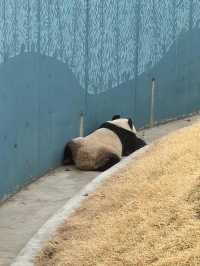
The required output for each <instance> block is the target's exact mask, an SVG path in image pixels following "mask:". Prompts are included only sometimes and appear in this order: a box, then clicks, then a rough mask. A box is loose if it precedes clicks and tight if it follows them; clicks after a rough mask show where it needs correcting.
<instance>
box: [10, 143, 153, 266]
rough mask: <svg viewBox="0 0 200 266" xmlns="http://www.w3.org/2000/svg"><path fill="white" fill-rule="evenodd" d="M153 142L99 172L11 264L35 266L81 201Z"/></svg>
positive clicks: (44, 226)
mask: <svg viewBox="0 0 200 266" xmlns="http://www.w3.org/2000/svg"><path fill="white" fill-rule="evenodd" d="M152 145H153V143H152V144H150V145H147V146H145V147H144V148H142V149H140V150H138V151H136V152H134V153H133V154H132V155H130V156H129V157H127V158H125V159H124V160H122V161H121V162H119V163H118V164H116V165H115V166H113V167H112V168H110V169H109V170H107V171H105V172H103V173H102V174H99V175H98V176H97V177H96V178H94V180H92V181H91V182H90V183H89V184H88V185H86V186H85V187H84V188H83V189H82V190H81V191H80V192H79V193H78V194H76V195H75V196H74V197H72V198H71V199H70V200H68V201H67V202H66V204H65V205H64V206H63V207H62V208H60V209H59V210H58V211H57V212H56V213H55V214H54V215H53V216H52V217H51V218H50V219H49V220H48V221H47V222H46V223H45V224H44V225H43V226H42V227H41V228H40V229H39V230H38V232H37V233H36V234H35V235H34V236H33V237H32V238H31V239H30V240H29V242H28V243H27V244H26V246H25V247H24V248H23V249H22V250H21V251H20V253H19V254H18V256H17V257H16V259H15V260H14V262H13V263H12V264H11V266H33V265H34V260H35V257H36V255H37V254H38V252H39V251H40V250H41V248H42V247H43V245H44V243H45V242H46V241H48V240H50V238H51V237H52V236H53V234H54V233H55V232H56V230H57V229H58V226H60V225H61V224H62V223H63V222H64V221H65V220H66V219H67V218H68V217H69V216H70V215H71V214H73V213H74V212H75V211H76V209H78V208H79V207H80V206H81V203H82V202H83V201H84V200H85V199H86V195H87V194H89V193H91V192H94V191H95V190H96V188H98V187H99V186H100V185H101V184H102V183H103V182H104V181H105V180H106V179H107V178H108V177H109V176H111V175H112V174H114V173H115V172H117V171H118V170H119V169H121V168H123V167H124V166H126V165H127V164H128V163H129V162H130V161H131V160H133V159H134V158H136V157H138V156H140V155H142V154H144V153H145V152H146V151H147V150H148V149H149V148H150V146H152Z"/></svg>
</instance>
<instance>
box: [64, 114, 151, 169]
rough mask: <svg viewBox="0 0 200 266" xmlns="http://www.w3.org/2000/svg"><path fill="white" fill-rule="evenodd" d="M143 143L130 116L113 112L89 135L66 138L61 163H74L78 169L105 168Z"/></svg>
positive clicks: (142, 145)
mask: <svg viewBox="0 0 200 266" xmlns="http://www.w3.org/2000/svg"><path fill="white" fill-rule="evenodd" d="M145 145H146V143H145V142H144V140H142V139H140V138H138V137H137V135H136V130H135V127H134V126H133V122H132V120H131V118H129V119H126V118H121V117H120V116H119V115H115V116H113V118H112V121H107V122H105V123H104V124H102V125H101V126H100V128H99V129H97V130H96V131H94V132H93V133H91V134H90V135H88V136H86V137H83V138H82V137H79V138H75V139H72V140H71V141H70V142H68V143H67V145H66V146H65V150H64V158H63V164H64V165H69V164H75V165H76V167H77V168H79V169H81V170H87V171H105V170H106V169H108V168H110V167H111V166H113V165H114V164H116V163H118V162H119V161H120V160H121V158H122V157H123V156H128V155H130V154H131V153H133V152H134V151H136V150H138V149H140V148H142V147H144V146H145Z"/></svg>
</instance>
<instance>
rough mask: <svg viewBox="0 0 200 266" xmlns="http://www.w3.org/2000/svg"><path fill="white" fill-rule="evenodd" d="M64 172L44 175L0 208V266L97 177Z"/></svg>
mask: <svg viewBox="0 0 200 266" xmlns="http://www.w3.org/2000/svg"><path fill="white" fill-rule="evenodd" d="M65 169H66V168H59V169H57V170H55V171H53V172H51V173H49V174H48V175H45V176H44V177H42V178H40V179H39V180H37V181H36V182H34V183H32V184H30V185H29V186H27V187H26V188H25V189H23V190H21V191H20V192H19V193H17V194H16V195H14V196H13V197H12V198H10V199H9V200H7V201H6V202H5V203H4V204H3V205H1V206H0V265H1V266H7V265H10V263H11V262H12V260H13V259H14V258H15V257H16V255H17V254H18V253H19V252H20V250H21V249H22V248H23V247H24V246H25V245H26V243H27V242H28V240H29V239H30V238H31V237H32V236H33V235H34V234H35V233H36V232H37V230H38V229H39V228H40V227H41V226H42V225H43V224H44V223H45V222H46V221H47V220H48V219H49V218H50V217H51V216H52V215H53V214H54V213H55V212H56V211H57V210H58V209H59V208H60V207H62V206H63V205H64V204H65V203H66V202H67V201H68V200H69V199H70V198H71V197H73V196H74V195H75V194H76V193H77V192H78V191H79V190H81V189H82V188H83V187H84V186H85V185H86V184H88V183H89V182H90V181H91V180H92V179H93V178H94V177H96V176H97V175H98V173H97V172H81V171H78V170H75V169H72V171H65ZM70 169H71V168H70Z"/></svg>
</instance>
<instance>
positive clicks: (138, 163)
mask: <svg viewBox="0 0 200 266" xmlns="http://www.w3.org/2000/svg"><path fill="white" fill-rule="evenodd" d="M35 264H36V265H37V266H46V265H48V266H53V265H54V266H61V265H62V266H64V265H70V266H77V265H78V266H79V265H84V266H89V265H90V266H95V265H98V266H104V265H105V266H110V265H117V266H118V265H120V266H122V265H123V266H124V265H125V266H126V265H127V266H128V265H138V266H140V265H155V266H157V265H159V266H161V265H163V266H164V265H171V266H172V265H200V122H198V123H195V124H194V125H193V126H190V127H188V128H186V129H182V130H180V131H177V132H174V133H172V134H170V135H169V136H167V137H166V138H164V139H162V140H159V141H157V142H156V143H155V144H154V146H153V147H152V148H151V149H149V150H148V151H147V152H146V153H145V154H144V155H142V156H141V157H140V158H137V159H136V160H133V161H132V162H130V163H129V164H128V165H127V166H126V167H125V168H124V169H123V170H120V171H119V172H118V173H117V174H115V175H113V176H111V178H110V179H109V180H108V181H107V182H106V183H105V184H104V185H102V186H101V187H100V188H99V189H98V190H97V191H96V192H94V193H93V194H91V195H89V197H88V199H87V200H86V201H85V202H84V203H83V205H82V207H81V208H80V209H79V210H78V211H77V212H76V213H75V214H74V215H73V216H72V217H71V218H69V219H68V220H66V222H65V223H64V224H63V225H62V226H61V228H59V230H58V232H57V235H56V236H55V237H54V238H53V239H52V240H51V241H50V242H48V243H47V244H46V246H45V247H44V249H43V250H42V251H41V253H40V254H39V255H38V258H37V261H36V263H35Z"/></svg>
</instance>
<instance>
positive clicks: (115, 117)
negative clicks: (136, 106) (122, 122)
mask: <svg viewBox="0 0 200 266" xmlns="http://www.w3.org/2000/svg"><path fill="white" fill-rule="evenodd" d="M116 119H120V115H114V116H113V117H112V120H116Z"/></svg>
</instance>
